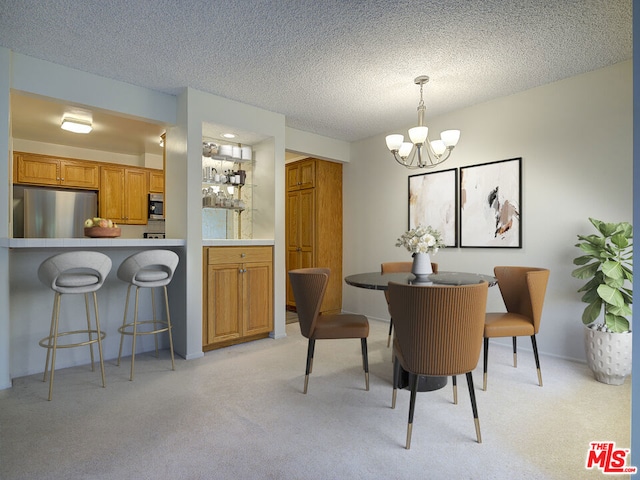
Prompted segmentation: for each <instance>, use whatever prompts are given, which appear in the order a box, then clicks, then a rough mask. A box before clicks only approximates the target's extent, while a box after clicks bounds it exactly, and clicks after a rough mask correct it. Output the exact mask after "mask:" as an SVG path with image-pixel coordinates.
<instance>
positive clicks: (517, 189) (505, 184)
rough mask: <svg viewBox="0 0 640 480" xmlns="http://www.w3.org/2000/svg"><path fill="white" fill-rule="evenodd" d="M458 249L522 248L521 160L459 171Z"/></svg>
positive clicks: (492, 163)
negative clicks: (459, 247)
mask: <svg viewBox="0 0 640 480" xmlns="http://www.w3.org/2000/svg"><path fill="white" fill-rule="evenodd" d="M460 246H461V247H462V248H465V247H473V248H522V158H521V157H518V158H510V159H507V160H499V161H496V162H489V163H482V164H479V165H471V166H468V167H460Z"/></svg>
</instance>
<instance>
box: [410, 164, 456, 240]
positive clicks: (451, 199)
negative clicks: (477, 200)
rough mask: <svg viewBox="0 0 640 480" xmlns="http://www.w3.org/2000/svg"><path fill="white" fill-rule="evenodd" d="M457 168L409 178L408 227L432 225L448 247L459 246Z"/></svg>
mask: <svg viewBox="0 0 640 480" xmlns="http://www.w3.org/2000/svg"><path fill="white" fill-rule="evenodd" d="M457 190H458V170H457V169H455V168H454V169H451V170H442V171H439V172H431V173H422V174H419V175H411V176H410V177H409V229H412V228H415V227H417V226H418V225H424V226H427V225H431V227H433V228H435V229H436V230H438V231H439V232H440V233H441V234H442V240H443V241H444V244H445V246H447V247H457V246H458V235H457V231H458V228H457V226H458V196H457V194H456V192H457Z"/></svg>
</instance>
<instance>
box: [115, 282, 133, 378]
mask: <svg viewBox="0 0 640 480" xmlns="http://www.w3.org/2000/svg"><path fill="white" fill-rule="evenodd" d="M130 293H131V285H129V286H128V287H127V299H126V300H125V302H124V318H123V319H122V328H121V329H119V331H120V333H122V332H123V331H124V328H125V325H126V324H127V311H128V310H129V294H130ZM123 340H124V335H120V350H119V351H118V362H117V363H116V365H117V366H120V359H121V358H122V341H123Z"/></svg>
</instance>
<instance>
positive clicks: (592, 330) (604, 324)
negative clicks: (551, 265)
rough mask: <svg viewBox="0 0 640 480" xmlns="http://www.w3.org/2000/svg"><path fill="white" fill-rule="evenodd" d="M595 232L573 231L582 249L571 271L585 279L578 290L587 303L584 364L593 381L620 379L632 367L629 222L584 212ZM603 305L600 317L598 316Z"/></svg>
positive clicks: (631, 252)
mask: <svg viewBox="0 0 640 480" xmlns="http://www.w3.org/2000/svg"><path fill="white" fill-rule="evenodd" d="M589 221H590V222H591V224H592V225H593V226H594V227H595V228H596V230H597V231H598V233H595V234H591V235H578V239H579V240H580V242H578V243H577V244H576V247H578V248H580V250H582V253H583V254H582V255H581V256H579V257H577V258H575V259H574V260H573V263H574V265H578V266H579V267H578V268H576V269H575V270H573V271H572V272H571V275H572V276H573V277H575V278H580V279H583V280H588V282H587V283H586V284H584V285H583V286H582V287H581V288H580V289H579V290H578V292H580V293H583V295H582V299H581V300H582V301H583V302H585V303H586V304H587V306H586V307H585V309H584V312H583V314H582V322H583V323H584V325H585V347H586V350H587V364H588V365H589V367H590V368H591V370H592V371H593V372H594V375H595V377H596V379H597V380H598V381H601V382H603V383H608V384H612V385H622V384H623V383H624V380H625V378H626V377H627V376H628V375H629V374H630V373H631V330H630V328H629V320H628V317H629V316H630V315H631V307H630V305H631V304H632V302H633V297H632V285H633V270H632V260H633V243H632V239H633V227H632V226H631V224H630V223H627V222H620V223H605V222H602V221H600V220H596V219H594V218H589ZM603 310H604V320H603V321H601V322H597V320H598V319H599V318H600V315H601V313H602V312H603Z"/></svg>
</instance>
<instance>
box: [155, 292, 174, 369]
mask: <svg viewBox="0 0 640 480" xmlns="http://www.w3.org/2000/svg"><path fill="white" fill-rule="evenodd" d="M164 305H165V308H166V309H167V326H168V328H169V330H168V332H169V351H170V352H171V370H175V369H176V364H175V362H174V359H173V334H172V333H171V329H172V327H171V314H170V313H169V295H168V294H167V286H166V285H164ZM154 327H155V325H154Z"/></svg>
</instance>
